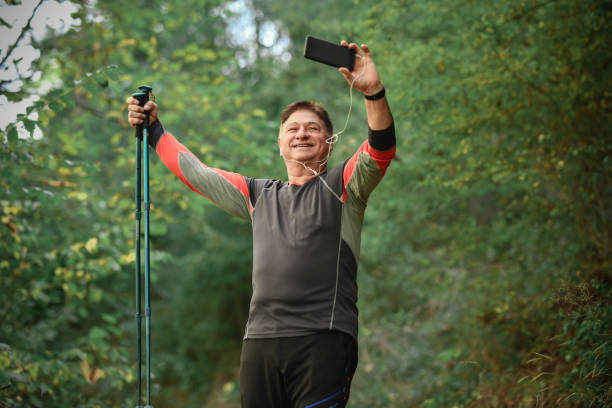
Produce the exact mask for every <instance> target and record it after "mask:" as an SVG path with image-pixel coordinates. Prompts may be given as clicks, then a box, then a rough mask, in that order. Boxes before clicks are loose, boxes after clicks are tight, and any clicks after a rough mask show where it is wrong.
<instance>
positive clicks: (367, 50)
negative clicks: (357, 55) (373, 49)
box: [361, 44, 370, 56]
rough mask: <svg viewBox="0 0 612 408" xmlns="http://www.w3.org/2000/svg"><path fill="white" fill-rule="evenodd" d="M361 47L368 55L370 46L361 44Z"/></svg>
mask: <svg viewBox="0 0 612 408" xmlns="http://www.w3.org/2000/svg"><path fill="white" fill-rule="evenodd" d="M361 49H362V50H363V52H364V54H365V55H366V56H369V55H370V47H368V46H367V44H361Z"/></svg>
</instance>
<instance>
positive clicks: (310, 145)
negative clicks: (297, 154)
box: [293, 143, 313, 147]
mask: <svg viewBox="0 0 612 408" xmlns="http://www.w3.org/2000/svg"><path fill="white" fill-rule="evenodd" d="M312 146H313V145H312V144H308V143H300V144H296V145H293V147H312Z"/></svg>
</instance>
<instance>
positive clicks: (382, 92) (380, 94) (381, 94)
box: [363, 86, 385, 101]
mask: <svg viewBox="0 0 612 408" xmlns="http://www.w3.org/2000/svg"><path fill="white" fill-rule="evenodd" d="M384 96H385V87H384V86H383V89H382V90H380V91H379V92H378V93H375V94H374V95H366V94H363V97H364V98H366V99H368V100H370V101H375V100H377V99H380V98H382V97H384Z"/></svg>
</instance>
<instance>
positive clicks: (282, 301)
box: [127, 41, 395, 408]
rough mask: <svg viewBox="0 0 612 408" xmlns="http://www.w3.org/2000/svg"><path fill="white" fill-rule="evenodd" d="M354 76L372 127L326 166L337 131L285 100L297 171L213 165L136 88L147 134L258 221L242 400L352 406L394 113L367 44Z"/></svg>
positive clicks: (191, 179) (318, 111)
mask: <svg viewBox="0 0 612 408" xmlns="http://www.w3.org/2000/svg"><path fill="white" fill-rule="evenodd" d="M341 45H342V46H344V47H348V48H352V49H354V50H355V52H356V56H357V58H356V61H355V67H354V69H353V71H349V70H348V69H347V68H340V69H339V70H340V72H341V73H342V75H343V76H344V77H345V79H346V80H347V81H348V82H349V84H351V85H352V86H353V87H354V88H355V89H357V90H359V91H360V92H362V93H363V95H364V100H365V107H366V113H367V120H368V128H369V129H368V138H367V140H366V141H364V142H363V144H362V145H361V146H360V147H359V149H358V150H357V152H356V153H355V154H353V155H352V156H351V157H350V158H348V159H347V160H345V161H344V162H342V164H340V165H339V166H337V167H335V168H334V169H331V170H328V169H327V160H328V158H329V155H330V153H331V151H332V147H333V141H334V139H335V138H334V135H333V127H332V123H331V120H330V118H329V115H328V113H327V112H326V111H325V109H324V108H323V107H322V106H321V105H319V104H318V103H315V102H309V101H298V102H294V103H292V104H290V105H289V106H287V107H286V108H285V109H284V110H283V112H282V114H281V120H280V122H281V123H280V130H279V135H278V147H279V150H280V154H281V156H282V157H283V160H284V162H285V166H286V168H287V176H288V181H280V180H270V179H258V178H250V177H245V176H243V175H240V174H237V173H231V172H228V171H224V170H220V169H215V168H211V167H207V166H206V165H205V164H203V163H202V162H200V161H199V160H198V159H197V158H196V157H195V155H193V154H192V153H191V152H190V151H189V150H188V149H187V148H185V147H184V146H183V145H182V144H180V143H179V142H178V141H177V139H175V138H174V137H173V136H172V135H171V134H170V133H168V132H167V131H165V129H164V128H163V127H162V125H161V123H160V121H159V119H158V111H157V106H156V105H155V103H153V102H147V103H146V104H145V106H144V107H139V106H138V102H137V101H136V100H135V99H134V98H131V97H130V98H128V100H127V102H128V110H129V115H128V118H129V122H130V124H131V125H132V126H136V125H138V124H141V123H142V122H143V120H144V118H145V114H144V111H145V110H147V111H149V113H150V127H151V136H150V144H151V146H152V147H154V148H155V150H156V152H157V154H158V155H159V157H160V158H161V159H162V161H163V162H164V163H165V165H166V166H167V167H168V168H169V169H170V170H171V171H172V172H173V173H174V174H175V175H176V176H178V177H179V178H180V179H181V180H182V181H183V182H184V183H185V184H186V185H187V186H189V188H191V189H192V190H194V191H196V192H198V193H199V194H201V195H203V196H205V197H207V198H208V199H210V200H211V201H212V202H213V203H215V204H216V205H217V206H219V207H220V208H222V209H223V210H225V211H227V212H228V213H230V214H232V215H235V216H238V217H241V218H243V219H246V220H249V221H250V222H251V223H252V227H253V276H252V284H253V295H252V298H251V303H250V310H249V318H248V322H247V325H246V329H245V334H244V340H243V346H242V355H241V358H240V393H241V401H242V406H243V407H245V408H262V407H265V408H270V407H279V408H281V407H296V408H297V407H299V408H315V407H316V408H319V407H321V408H322V407H344V406H345V405H346V403H347V401H348V396H349V390H350V385H351V379H352V377H353V374H354V372H355V369H356V367H357V304H356V303H357V264H358V259H359V251H360V240H361V227H362V221H363V215H364V212H365V209H366V204H367V201H368V197H369V195H370V193H371V192H372V191H373V190H374V188H375V187H376V185H377V184H378V183H379V181H380V180H381V179H382V177H383V175H384V174H385V171H386V169H387V167H388V166H389V163H390V162H391V160H392V159H393V157H394V156H395V130H394V124H393V118H392V116H391V111H390V109H389V105H388V104H387V99H386V97H385V88H384V87H383V85H382V82H381V79H380V76H379V73H378V70H377V69H376V66H375V64H374V62H373V61H372V58H371V55H370V49H369V47H368V46H367V45H361V47H359V46H357V44H354V43H352V44H348V43H347V42H346V41H342V42H341Z"/></svg>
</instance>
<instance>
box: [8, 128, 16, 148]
mask: <svg viewBox="0 0 612 408" xmlns="http://www.w3.org/2000/svg"><path fill="white" fill-rule="evenodd" d="M6 137H7V139H8V143H9V146H11V147H15V145H16V144H17V140H18V139H19V136H18V134H17V128H16V127H15V126H14V125H10V126H9V128H8V132H7V134H6Z"/></svg>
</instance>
